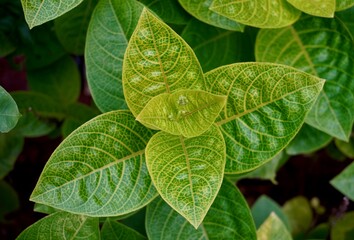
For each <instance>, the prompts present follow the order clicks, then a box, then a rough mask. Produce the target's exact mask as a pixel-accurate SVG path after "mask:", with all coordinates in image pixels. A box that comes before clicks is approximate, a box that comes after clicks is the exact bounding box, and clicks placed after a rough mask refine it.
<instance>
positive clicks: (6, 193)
mask: <svg viewBox="0 0 354 240" xmlns="http://www.w3.org/2000/svg"><path fill="white" fill-rule="evenodd" d="M0 154H1V152H0ZM0 159H1V158H0ZM0 196H1V198H0V223H2V221H4V220H5V216H6V214H8V213H11V212H12V211H15V210H16V209H18V208H19V206H20V203H19V200H18V196H17V193H16V191H15V190H14V189H13V188H12V187H11V185H9V184H8V183H7V182H5V181H3V180H0Z"/></svg>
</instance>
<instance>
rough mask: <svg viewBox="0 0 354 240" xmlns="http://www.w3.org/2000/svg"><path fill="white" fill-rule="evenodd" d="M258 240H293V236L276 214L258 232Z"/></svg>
mask: <svg viewBox="0 0 354 240" xmlns="http://www.w3.org/2000/svg"><path fill="white" fill-rule="evenodd" d="M257 239H258V240H291V239H292V237H291V234H290V233H289V232H288V230H287V229H286V227H285V225H284V223H283V222H282V221H281V220H280V219H279V217H278V216H277V215H276V214H275V213H271V214H270V216H269V217H268V218H267V220H266V221H265V222H264V223H263V224H262V226H261V227H260V228H259V229H258V230H257Z"/></svg>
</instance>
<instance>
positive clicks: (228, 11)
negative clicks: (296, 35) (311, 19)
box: [210, 0, 301, 28]
mask: <svg viewBox="0 0 354 240" xmlns="http://www.w3.org/2000/svg"><path fill="white" fill-rule="evenodd" d="M210 9H211V10H212V11H215V12H216V13H218V14H220V15H223V16H225V17H227V18H229V19H232V20H234V21H237V22H240V23H243V24H245V25H249V26H253V27H258V28H280V27H285V26H288V25H291V24H293V23H294V22H296V21H297V20H298V19H299V17H300V14H301V12H300V11H299V10H297V9H296V8H294V7H293V6H291V5H290V4H289V3H287V2H286V0H247V1H239V0H214V1H213V4H212V5H211V7H210Z"/></svg>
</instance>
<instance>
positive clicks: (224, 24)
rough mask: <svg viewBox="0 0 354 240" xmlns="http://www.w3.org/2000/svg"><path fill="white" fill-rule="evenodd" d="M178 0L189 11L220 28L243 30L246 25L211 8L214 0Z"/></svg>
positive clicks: (201, 19)
mask: <svg viewBox="0 0 354 240" xmlns="http://www.w3.org/2000/svg"><path fill="white" fill-rule="evenodd" d="M178 1H179V3H180V4H181V5H182V7H183V8H184V9H185V10H186V11H187V12H189V13H190V14H191V15H193V16H194V17H195V18H197V19H198V20H200V21H202V22H205V23H207V24H210V25H212V26H215V27H218V28H223V29H227V30H232V31H240V32H243V29H244V27H245V26H244V25H242V24H240V23H238V22H236V21H233V20H231V19H229V18H227V17H224V16H222V15H220V14H218V13H216V12H214V11H211V10H210V6H211V5H212V2H213V1H212V0H201V1H188V0H178ZM200 30H201V29H200Z"/></svg>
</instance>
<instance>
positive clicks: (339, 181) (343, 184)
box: [330, 163, 354, 201]
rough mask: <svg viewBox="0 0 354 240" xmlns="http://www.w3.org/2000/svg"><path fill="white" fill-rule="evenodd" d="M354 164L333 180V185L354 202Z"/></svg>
mask: <svg viewBox="0 0 354 240" xmlns="http://www.w3.org/2000/svg"><path fill="white" fill-rule="evenodd" d="M353 182H354V163H352V164H350V165H349V166H348V167H346V168H345V169H344V170H343V171H342V172H341V173H340V174H339V175H337V176H336V177H335V178H333V179H332V180H331V182H330V183H331V185H332V186H333V187H335V188H336V189H337V190H339V191H340V192H341V193H343V194H344V195H345V196H347V197H348V198H349V199H351V200H352V201H354V184H353Z"/></svg>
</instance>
